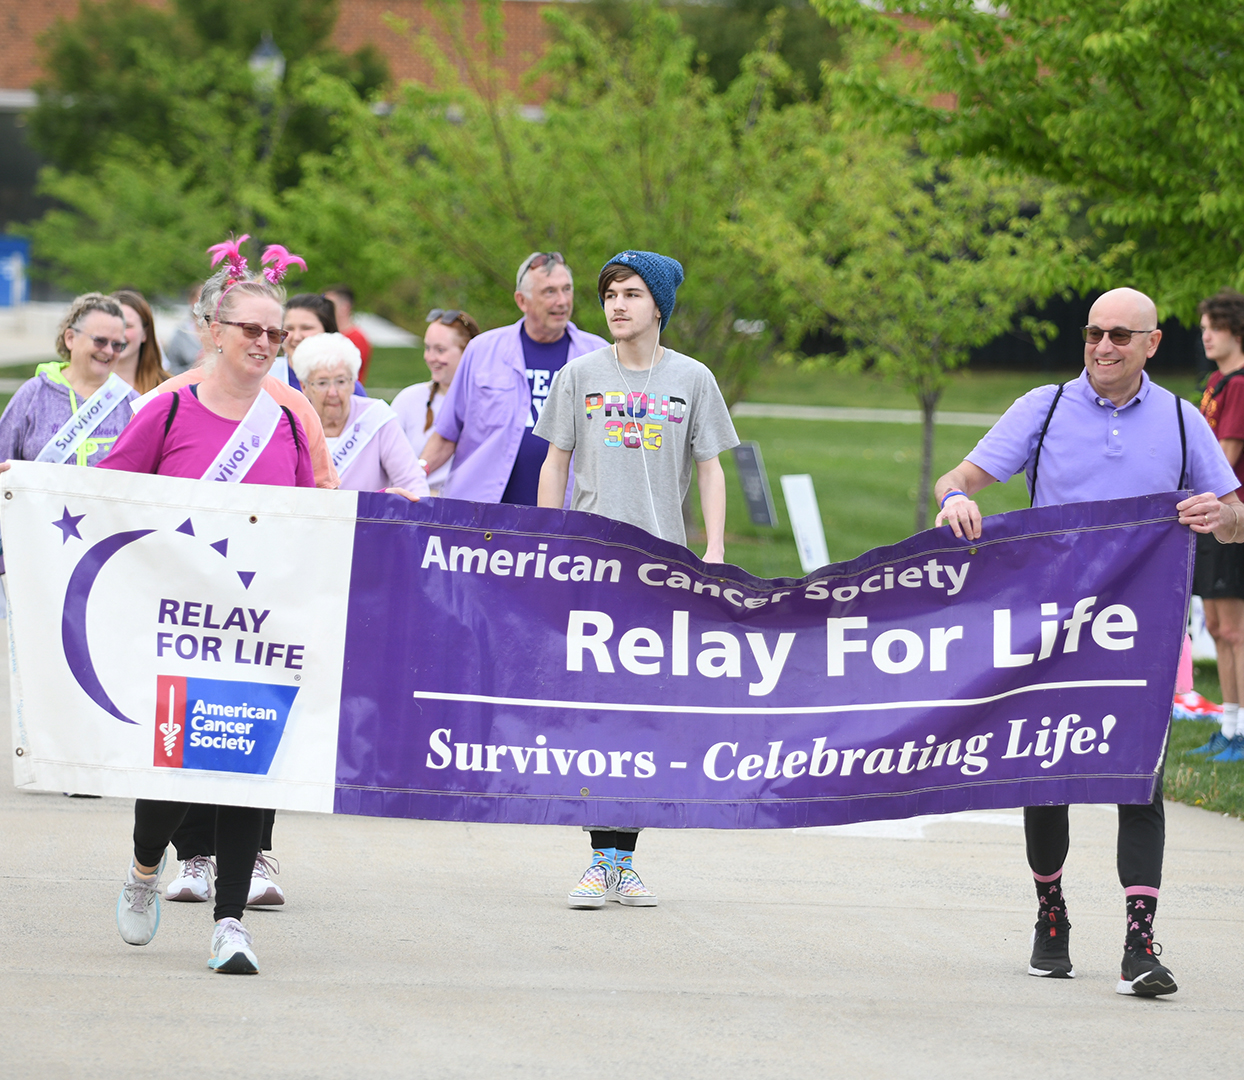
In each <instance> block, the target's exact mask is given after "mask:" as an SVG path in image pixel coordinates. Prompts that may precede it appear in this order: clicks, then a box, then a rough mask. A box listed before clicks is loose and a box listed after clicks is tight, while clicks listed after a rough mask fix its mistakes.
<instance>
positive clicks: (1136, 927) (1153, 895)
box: [1123, 885, 1158, 952]
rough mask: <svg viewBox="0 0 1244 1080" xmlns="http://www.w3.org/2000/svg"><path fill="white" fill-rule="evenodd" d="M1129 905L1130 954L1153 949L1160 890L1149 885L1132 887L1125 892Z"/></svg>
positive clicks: (1127, 946)
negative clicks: (1154, 924) (1154, 921)
mask: <svg viewBox="0 0 1244 1080" xmlns="http://www.w3.org/2000/svg"><path fill="white" fill-rule="evenodd" d="M1123 895H1124V899H1125V901H1126V903H1127V942H1126V944H1125V946H1124V947H1125V948H1126V949H1127V950H1128V951H1129V952H1145V951H1147V950H1148V949H1151V948H1152V947H1153V916H1154V915H1155V914H1157V910H1158V890H1157V889H1153V888H1150V887H1149V886H1148V885H1131V886H1129V887H1128V888H1126V889H1124V890H1123Z"/></svg>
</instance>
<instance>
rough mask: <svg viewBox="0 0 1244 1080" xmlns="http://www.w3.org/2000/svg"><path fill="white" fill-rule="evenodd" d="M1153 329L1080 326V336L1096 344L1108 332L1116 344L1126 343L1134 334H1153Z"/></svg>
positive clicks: (1091, 343)
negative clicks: (1110, 328)
mask: <svg viewBox="0 0 1244 1080" xmlns="http://www.w3.org/2000/svg"><path fill="white" fill-rule="evenodd" d="M1152 333H1153V331H1152V330H1129V329H1127V327H1125V326H1116V327H1115V328H1114V329H1113V330H1103V329H1102V328H1101V327H1100V326H1082V327H1080V336H1081V337H1083V338H1084V340H1085V341H1087V342H1088V343H1089V344H1090V345H1096V344H1098V342H1100V341H1101V339H1102V338H1104V337H1105V336H1106V335H1107V334H1109V335H1110V340H1111V342H1112V343H1113V344H1115V345H1126V344H1127V343H1128V342H1129V341H1131V340H1132V335H1133V334H1152Z"/></svg>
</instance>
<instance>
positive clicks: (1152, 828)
mask: <svg viewBox="0 0 1244 1080" xmlns="http://www.w3.org/2000/svg"><path fill="white" fill-rule="evenodd" d="M1024 838H1025V840H1026V841H1027V844H1028V865H1029V866H1030V867H1031V868H1032V872H1033V873H1034V874H1040V875H1042V876H1043V877H1045V876H1048V875H1050V874H1056V873H1057V872H1058V871H1059V870H1060V869H1061V868H1062V865H1063V863H1064V862H1065V861H1066V859H1067V849H1068V847H1070V844H1071V837H1070V832H1069V830H1068V827H1067V807H1065V806H1028V807H1025V808H1024ZM1165 849H1166V812H1165V810H1164V808H1163V805H1162V770H1159V771H1158V782H1157V787H1156V790H1155V792H1154V795H1153V802H1150V803H1145V804H1144V805H1143V806H1128V805H1120V807H1119V846H1118V867H1119V884H1120V885H1122V886H1123V887H1124V888H1125V889H1126V888H1129V887H1130V886H1132V885H1147V886H1149V887H1150V888H1152V889H1157V888H1160V887H1161V885H1162V855H1163V852H1164V851H1165Z"/></svg>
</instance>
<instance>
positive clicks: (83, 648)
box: [60, 529, 156, 725]
mask: <svg viewBox="0 0 1244 1080" xmlns="http://www.w3.org/2000/svg"><path fill="white" fill-rule="evenodd" d="M155 531H156V530H155V529H135V530H134V531H133V532H121V533H114V534H113V535H112V536H109V537H107V538H106V539H104V540H101V541H99V543H97V544H95V545H94V546H93V547H92V548H91V549H90V550H89V551H87V553H86V554H85V555H83V556H82V558H81V560H80V561H79V562H78V565H77V566H75V567H74V570H73V573H72V574H71V575H70V578H69V587H68V588H67V589H66V590H65V607H64V609H63V612H62V614H61V624H60V632H61V642H62V643H63V645H64V647H65V659H66V660H67V661H68V662H69V670H70V671H72V672H73V677H74V678H75V679H77V680H78V685H79V686H80V687H82V689H83V690H85V691H86V694H87V696H88V697H89V698H90V699H91V700H92V701H93V702H95V704H96V705H98V706H99V707H100V708H101V709H103V710H105V711H106V712H108V713H110V714H111V715H112V716H115V717H116V718H117V719H118V720H120V721H122V722H123V723H126V724H135V725H137V723H138V721H137V720H131V719H130V718H129V717H128V716H126V715H125V713H123V712H122V711H121V710H120V709H118V708H117V706H116V705H115V704H113V701H112V698H110V697H109V696H108V692H107V691H106V690H105V689H104V687H103V684H102V683H101V682H100V681H99V676H98V675H97V674H96V673H95V665H94V664H93V663H91V650H90V646H89V644H88V642H87V636H86V602H87V601H88V600H89V599H90V597H91V588H92V587H93V586H94V584H95V579H96V578H97V577H99V573H100V571H101V570H103V568H104V564H105V563H107V561H108V560H109V559H111V558H112V557H113V556H114V555H115V554H116V553H117V552H118V551H120V550H121V549H122V548H123V547H125V546H126V545H128V544H132V543H133V542H134V541H135V540H141V539H142V538H143V537H144V536H147V535H149V534H150V533H153V532H155Z"/></svg>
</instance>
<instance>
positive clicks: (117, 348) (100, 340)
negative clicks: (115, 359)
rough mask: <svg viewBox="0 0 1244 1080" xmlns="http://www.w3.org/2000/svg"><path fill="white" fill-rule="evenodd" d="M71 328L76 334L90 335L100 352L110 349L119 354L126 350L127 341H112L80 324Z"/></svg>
mask: <svg viewBox="0 0 1244 1080" xmlns="http://www.w3.org/2000/svg"><path fill="white" fill-rule="evenodd" d="M69 329H70V330H72V331H73V332H74V333H75V334H81V335H82V336H83V337H89V338H90V339H91V341H92V343H93V344H94V345H95V348H96V350H97V351H98V352H105V351H107V350H109V349H111V350H112V351H113V352H114V353H118V354H120V353H123V352H125V347H126V344H127V343H126V342H124V341H110V340H109V339H108V338H106V337H96V336H95V335H94V334H88V333H87V332H86V331H85V330H83V329H82V327H80V326H71V327H70V328H69Z"/></svg>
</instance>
